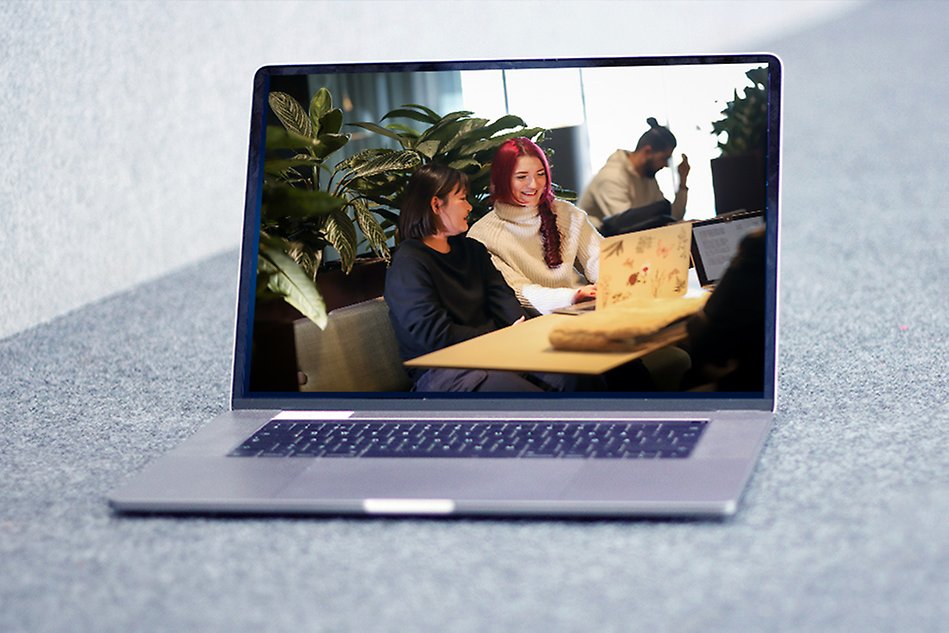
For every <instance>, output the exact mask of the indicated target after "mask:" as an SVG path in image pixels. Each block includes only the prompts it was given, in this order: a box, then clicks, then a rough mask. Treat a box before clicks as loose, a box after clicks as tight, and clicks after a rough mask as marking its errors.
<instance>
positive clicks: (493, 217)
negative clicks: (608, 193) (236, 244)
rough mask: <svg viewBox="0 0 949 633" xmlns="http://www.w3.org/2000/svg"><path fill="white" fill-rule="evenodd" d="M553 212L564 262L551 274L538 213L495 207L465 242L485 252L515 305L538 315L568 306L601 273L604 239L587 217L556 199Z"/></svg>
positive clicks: (498, 205) (498, 203) (495, 205)
mask: <svg viewBox="0 0 949 633" xmlns="http://www.w3.org/2000/svg"><path fill="white" fill-rule="evenodd" d="M553 211H554V214H555V215H556V216H557V229H558V230H559V232H560V253H561V256H562V257H563V263H562V264H561V265H559V266H557V267H556V268H548V267H547V264H546V263H545V262H544V252H543V240H542V238H541V235H540V214H539V213H538V210H537V207H521V206H517V205H512V204H505V203H503V202H495V204H494V208H493V209H492V210H491V211H490V212H488V214H487V215H485V216H484V217H483V218H481V219H480V220H478V221H477V222H475V224H474V225H473V226H472V227H471V229H470V230H469V231H468V237H470V238H472V239H475V240H478V241H479V242H481V243H482V244H484V245H485V246H486V247H487V249H488V252H489V253H491V261H492V262H493V263H494V265H495V266H496V267H497V269H498V270H499V271H501V274H502V275H503V276H504V280H505V281H506V282H507V284H508V285H509V286H510V287H511V289H512V290H514V294H516V295H517V298H518V299H519V300H520V302H521V303H522V304H523V305H525V306H528V307H533V308H534V309H536V310H537V311H538V312H540V313H541V314H548V313H550V312H552V311H553V310H555V309H557V308H562V307H564V306H568V305H570V304H571V303H572V302H573V297H574V295H575V294H576V291H577V288H579V287H580V286H583V285H586V284H588V283H596V280H597V277H598V276H599V269H600V241H601V240H602V239H603V237H602V236H601V235H600V234H599V233H598V232H597V230H596V229H595V228H593V225H592V224H590V220H589V218H588V217H587V214H586V213H585V212H583V211H581V210H580V209H578V208H577V207H575V206H573V205H572V204H570V203H569V202H567V201H565V200H560V199H556V200H554V204H553Z"/></svg>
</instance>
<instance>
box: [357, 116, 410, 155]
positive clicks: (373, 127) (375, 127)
mask: <svg viewBox="0 0 949 633" xmlns="http://www.w3.org/2000/svg"><path fill="white" fill-rule="evenodd" d="M347 125H354V126H356V127H361V128H363V129H364V130H369V131H370V132H375V133H376V134H382V135H383V136H388V137H389V138H393V139H395V140H397V141H398V142H399V144H400V145H401V146H402V147H404V148H405V149H409V148H410V147H411V146H412V143H414V141H415V139H412V138H408V137H406V136H404V135H401V134H399V133H398V132H394V131H393V130H390V129H389V128H387V127H383V126H381V125H379V124H377V123H370V122H369V121H361V122H359V123H347Z"/></svg>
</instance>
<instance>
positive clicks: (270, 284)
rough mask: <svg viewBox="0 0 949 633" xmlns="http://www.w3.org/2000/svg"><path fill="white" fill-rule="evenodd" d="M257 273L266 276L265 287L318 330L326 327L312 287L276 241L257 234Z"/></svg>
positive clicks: (320, 303)
mask: <svg viewBox="0 0 949 633" xmlns="http://www.w3.org/2000/svg"><path fill="white" fill-rule="evenodd" d="M257 273H258V275H260V276H261V277H266V278H267V279H266V284H267V288H268V289H269V290H270V291H271V292H273V293H274V294H277V295H280V296H281V297H283V298H284V300H285V301H286V302H287V303H289V304H290V305H292V306H293V307H294V308H296V309H297V310H299V311H300V313H301V314H303V315H304V316H305V317H307V318H308V319H310V320H311V321H313V322H314V323H315V324H316V325H317V326H319V327H320V329H324V328H326V322H327V316H326V304H325V303H324V302H323V297H321V296H320V293H319V291H318V290H317V289H316V284H314V283H313V281H312V280H311V279H309V278H308V277H307V276H306V273H305V272H303V269H302V268H300V266H299V265H298V264H297V263H296V262H295V261H293V259H292V258H291V257H290V256H289V255H287V254H286V253H285V252H283V248H282V245H281V243H280V241H279V240H276V239H274V238H270V237H269V236H265V235H263V234H261V236H260V248H259V250H258V257H257Z"/></svg>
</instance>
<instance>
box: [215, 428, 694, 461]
mask: <svg viewBox="0 0 949 633" xmlns="http://www.w3.org/2000/svg"><path fill="white" fill-rule="evenodd" d="M707 423H708V421H707V420H656V421H635V422H628V421H624V422H617V421H602V422H556V421H552V422H546V421H545V422H525V421H490V422H488V421H482V422H470V421H468V422H462V421H454V420H424V421H404V422H392V421H390V422H384V421H375V420H372V421H370V420H366V421H359V420H353V421H346V422H340V421H326V422H324V421H319V422H316V421H304V420H300V421H297V420H271V421H270V422H268V423H267V424H266V425H265V426H264V427H262V428H261V429H260V430H258V431H257V432H256V433H254V434H253V435H251V436H250V437H249V438H247V439H246V440H245V441H244V442H243V443H242V444H241V445H240V446H238V447H237V448H236V449H234V450H233V451H232V452H231V453H230V456H232V457H489V458H514V457H520V458H581V459H582V458H598V459H638V458H647V459H648V458H653V459H664V458H672V459H682V458H685V457H688V456H689V455H690V454H691V453H692V449H693V448H695V445H696V443H697V442H698V441H699V438H700V437H701V435H702V431H703V430H704V429H705V425H706V424H707Z"/></svg>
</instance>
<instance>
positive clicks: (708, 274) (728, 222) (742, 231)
mask: <svg viewBox="0 0 949 633" xmlns="http://www.w3.org/2000/svg"><path fill="white" fill-rule="evenodd" d="M762 226H764V214H763V213H762V212H761V211H746V212H743V211H734V212H732V213H728V214H725V215H722V216H719V217H717V218H713V219H711V220H699V221H696V222H693V223H692V263H693V264H694V265H695V273H696V276H697V277H698V280H699V283H700V284H701V285H702V286H707V285H711V284H715V283H717V282H718V280H719V279H721V277H722V275H724V274H725V271H726V270H728V266H729V264H731V262H732V259H734V257H735V254H736V253H737V252H738V247H739V245H740V244H741V241H742V240H743V239H744V238H745V236H747V235H748V234H749V233H751V232H752V231H754V230H755V229H759V228H761V227H762Z"/></svg>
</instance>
